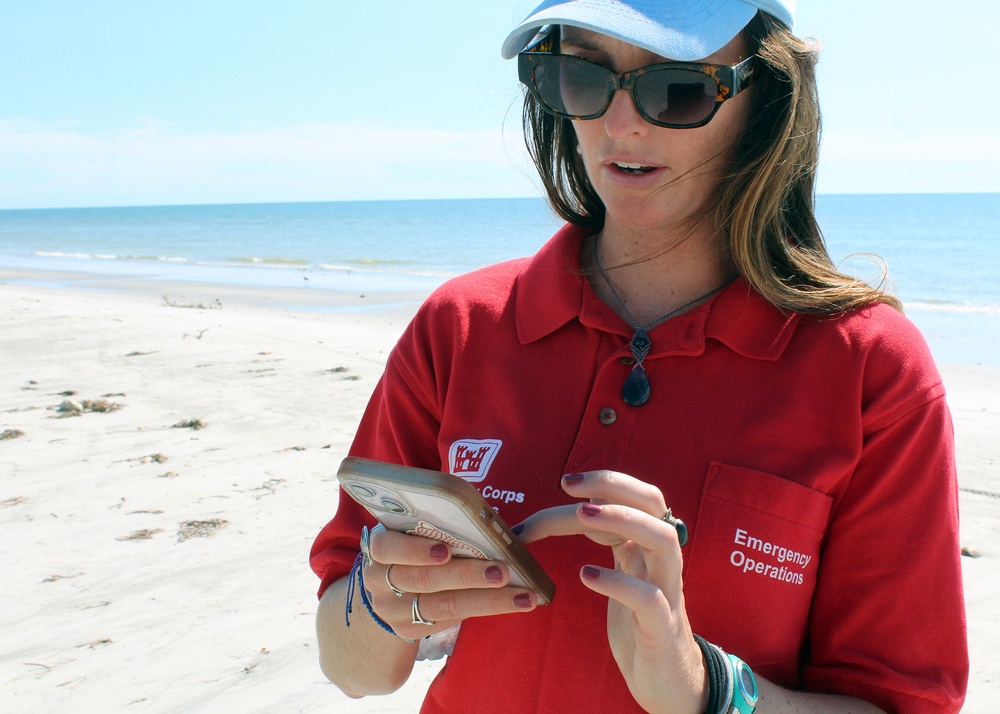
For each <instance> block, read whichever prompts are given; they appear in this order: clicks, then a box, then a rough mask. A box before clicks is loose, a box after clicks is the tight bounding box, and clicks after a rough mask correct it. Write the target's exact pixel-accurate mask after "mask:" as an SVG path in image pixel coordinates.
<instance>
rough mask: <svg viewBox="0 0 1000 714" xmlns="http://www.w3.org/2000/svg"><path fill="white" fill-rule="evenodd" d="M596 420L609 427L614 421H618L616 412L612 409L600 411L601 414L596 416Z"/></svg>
mask: <svg viewBox="0 0 1000 714" xmlns="http://www.w3.org/2000/svg"><path fill="white" fill-rule="evenodd" d="M598 418H599V419H600V420H601V423H602V424H604V425H605V426H610V425H611V424H614V423H615V420H617V419H618V412H616V411H615V410H614V409H602V410H601V413H600V414H598Z"/></svg>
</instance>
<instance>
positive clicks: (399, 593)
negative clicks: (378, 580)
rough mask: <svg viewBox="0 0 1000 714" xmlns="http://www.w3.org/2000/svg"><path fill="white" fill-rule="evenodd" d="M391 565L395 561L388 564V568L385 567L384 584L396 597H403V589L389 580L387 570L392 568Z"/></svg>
mask: <svg viewBox="0 0 1000 714" xmlns="http://www.w3.org/2000/svg"><path fill="white" fill-rule="evenodd" d="M393 565H395V563H393V564H392V565H390V566H389V567H388V568H386V569H385V584H386V585H388V586H389V589H390V590H392V591H393V592H394V593H396V597H403V591H402V590H400V589H399V588H397V587H396V586H395V585H393V584H392V581H391V580H389V571H390V570H392V566H393Z"/></svg>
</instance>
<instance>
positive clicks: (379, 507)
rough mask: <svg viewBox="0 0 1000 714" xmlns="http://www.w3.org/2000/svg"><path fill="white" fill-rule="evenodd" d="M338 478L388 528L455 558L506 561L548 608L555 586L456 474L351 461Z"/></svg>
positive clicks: (517, 581) (513, 578)
mask: <svg viewBox="0 0 1000 714" xmlns="http://www.w3.org/2000/svg"><path fill="white" fill-rule="evenodd" d="M337 479H338V480H339V481H340V483H341V485H342V486H343V487H344V490H345V491H346V492H347V493H348V494H349V495H350V496H351V498H353V499H354V500H355V501H357V502H358V503H360V504H361V505H362V506H364V507H365V508H366V509H367V510H368V512H369V513H371V514H372V515H373V516H375V518H377V519H378V520H379V521H380V522H381V523H382V524H383V525H385V527H386V528H389V529H390V530H394V531H400V532H403V533H410V534H412V535H420V536H424V537H426V538H433V539H435V540H439V541H442V542H444V543H447V544H448V545H449V546H450V547H451V552H452V554H453V555H454V556H458V557H467V558H479V559H480V560H496V561H503V562H504V563H506V564H507V566H508V567H509V568H510V583H511V584H512V585H516V586H520V587H525V588H528V589H530V590H533V591H534V592H535V593H536V594H537V595H538V602H539V604H542V605H548V604H549V602H551V601H552V596H553V594H554V593H555V584H554V583H553V582H552V580H551V579H550V578H549V576H547V575H546V574H545V571H544V570H542V567H541V566H540V565H539V564H538V561H536V560H535V558H534V557H533V556H532V555H531V553H529V552H528V549H527V548H525V547H524V545H523V544H522V543H521V541H520V540H518V538H517V536H516V535H514V534H513V533H511V531H510V529H509V528H508V527H507V524H506V523H504V521H503V519H502V518H501V517H500V514H499V513H497V512H496V511H494V510H493V507H492V506H490V505H489V503H487V502H486V499H485V498H483V496H482V494H480V493H479V491H477V490H476V488H475V487H474V486H472V485H471V484H470V483H468V482H467V481H464V480H463V479H461V478H459V477H458V476H454V475H452V474H446V473H441V472H438V471H429V470H427V469H418V468H413V467H410V466H399V465H397V464H389V463H385V462H382V461H374V460H372V459H362V458H358V457H354V456H349V457H347V458H346V459H344V460H343V462H342V463H341V465H340V470H339V471H338V472H337Z"/></svg>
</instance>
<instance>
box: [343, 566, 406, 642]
mask: <svg viewBox="0 0 1000 714" xmlns="http://www.w3.org/2000/svg"><path fill="white" fill-rule="evenodd" d="M363 564H364V556H363V555H362V554H361V553H358V557H357V558H355V559H354V565H352V566H351V574H350V575H349V576H348V580H347V601H346V602H345V603H344V624H346V625H347V626H348V627H350V626H351V613H352V612H354V591H355V581H356V582H357V587H359V588H360V589H361V602H362V603H364V606H365V609H366V610H368V614H369V615H371V616H372V619H373V620H375V624H376V625H378V626H379V627H381V628H382V629H383V630H385V631H386V632H388V633H389V634H391V635H395V636H396V637H398V638H399V639H401V640H405V641H406V642H409V643H410V644H411V645H412V644H415V643H416V642H419V640H411V639H410V638H409V637H403V636H402V635H398V634H396V631H395V630H394V629H392V627H390V626H389V624H388V623H386V622H385V620H383V619H382V618H381V617H379V616H378V615H376V614H375V610H374V609H373V608H372V602H371V600H370V599H369V597H368V591H367V590H366V589H365V579H364V575H362V566H363Z"/></svg>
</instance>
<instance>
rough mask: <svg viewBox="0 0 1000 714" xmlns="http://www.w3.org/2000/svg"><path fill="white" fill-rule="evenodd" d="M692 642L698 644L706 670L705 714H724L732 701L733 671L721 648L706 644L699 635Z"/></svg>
mask: <svg viewBox="0 0 1000 714" xmlns="http://www.w3.org/2000/svg"><path fill="white" fill-rule="evenodd" d="M694 641H695V642H697V643H698V648H699V649H700V650H701V654H702V656H703V657H704V658H705V668H706V669H707V670H708V707H707V708H706V709H705V714H725V712H726V710H727V709H728V708H729V703H730V702H731V701H732V700H733V685H734V682H733V670H732V667H730V665H729V658H728V657H726V653H725V652H723V651H722V649H721V648H719V647H717V646H716V645H713V644H710V643H708V642H706V641H705V638H703V637H700V636H699V635H695V636H694Z"/></svg>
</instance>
